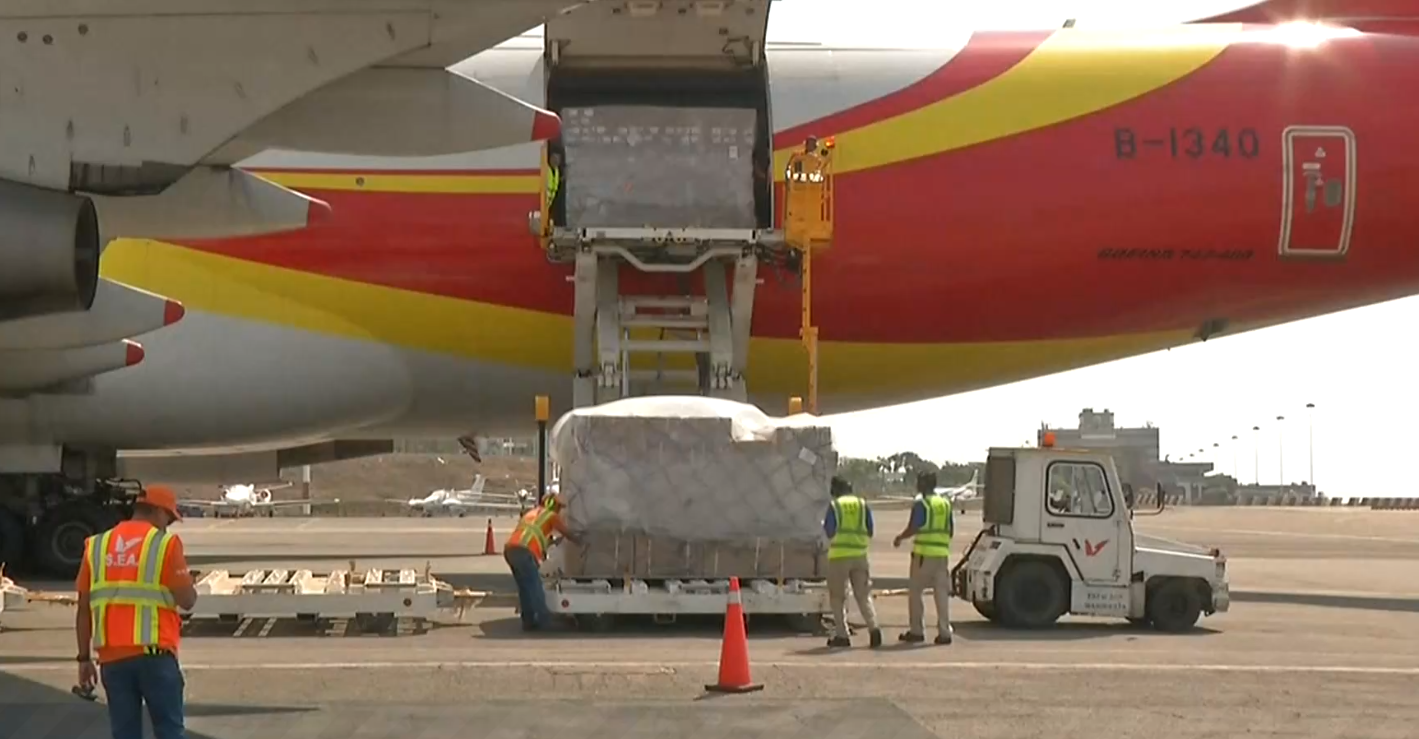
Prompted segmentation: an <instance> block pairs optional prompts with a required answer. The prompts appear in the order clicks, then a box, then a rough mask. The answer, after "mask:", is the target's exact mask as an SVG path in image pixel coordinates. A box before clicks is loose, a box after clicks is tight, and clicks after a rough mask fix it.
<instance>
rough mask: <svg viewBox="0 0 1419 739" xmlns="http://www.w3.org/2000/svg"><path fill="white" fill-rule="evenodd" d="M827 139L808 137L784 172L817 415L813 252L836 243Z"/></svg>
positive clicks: (788, 231)
mask: <svg viewBox="0 0 1419 739" xmlns="http://www.w3.org/2000/svg"><path fill="white" fill-rule="evenodd" d="M835 148H836V143H835V142H834V141H833V139H831V138H828V139H824V140H821V141H820V140H819V139H818V138H817V137H809V138H808V140H807V142H805V143H804V145H803V149H802V150H800V151H797V152H794V154H793V156H791V157H789V160H788V166H787V168H786V170H785V172H784V188H783V189H784V205H783V230H784V240H785V241H786V242H787V244H788V246H789V248H791V249H796V250H797V251H798V252H799V254H800V255H801V262H802V265H803V298H802V318H803V323H802V328H801V329H800V332H799V336H800V338H802V340H803V348H804V349H805V350H807V352H808V407H807V409H806V410H807V411H808V412H809V413H812V414H815V415H816V414H817V413H818V328H817V327H816V326H814V325H813V252H814V251H818V250H822V249H826V248H828V247H830V246H832V244H833V166H832V165H833V150H834V149H835Z"/></svg>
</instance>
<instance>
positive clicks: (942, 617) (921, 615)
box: [907, 554, 951, 636]
mask: <svg viewBox="0 0 1419 739" xmlns="http://www.w3.org/2000/svg"><path fill="white" fill-rule="evenodd" d="M950 562H951V558H950V557H923V556H921V555H918V554H913V555H912V563H911V573H910V579H909V580H908V584H907V618H908V620H909V622H910V624H911V625H910V627H909V628H908V629H907V630H908V631H910V632H911V633H913V634H920V635H922V636H925V635H926V630H925V624H924V623H923V622H924V621H925V620H926V604H925V603H924V602H923V601H924V600H925V599H924V598H923V597H922V596H923V595H924V594H925V592H926V589H927V588H931V589H932V590H933V593H932V595H934V596H935V600H936V632H937V634H938V635H941V636H944V635H947V634H950V633H951V564H950Z"/></svg>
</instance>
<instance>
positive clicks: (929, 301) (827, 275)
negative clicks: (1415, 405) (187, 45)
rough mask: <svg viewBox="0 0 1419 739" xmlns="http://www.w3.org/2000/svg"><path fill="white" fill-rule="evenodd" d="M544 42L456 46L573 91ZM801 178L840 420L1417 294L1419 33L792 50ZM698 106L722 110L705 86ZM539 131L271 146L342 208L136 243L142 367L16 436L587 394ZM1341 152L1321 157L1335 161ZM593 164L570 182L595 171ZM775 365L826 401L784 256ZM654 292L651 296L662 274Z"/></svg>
mask: <svg viewBox="0 0 1419 739" xmlns="http://www.w3.org/2000/svg"><path fill="white" fill-rule="evenodd" d="M541 65H542V53H541V46H540V43H529V42H526V41H524V42H521V43H512V44H508V45H505V46H504V47H501V48H498V49H494V50H490V51H488V52H485V53H483V54H480V55H478V56H477V57H475V58H473V59H471V60H468V61H467V62H464V63H463V64H461V65H459V66H458V69H459V70H461V71H466V72H469V73H471V74H473V75H474V76H476V78H477V79H479V80H480V81H483V82H485V83H487V84H490V85H492V86H494V87H497V88H499V89H501V90H503V91H505V92H507V93H509V94H512V95H514V96H517V97H520V98H522V99H524V100H526V101H528V102H530V103H533V104H536V105H544V104H545V103H547V100H546V96H545V92H544V85H543V77H544V75H543V73H542V66H541ZM767 68H768V85H767V96H768V99H767V109H768V113H769V115H770V116H771V130H772V132H773V135H772V147H773V150H774V152H775V162H776V165H775V166H774V167H773V168H772V171H774V172H775V173H777V174H776V175H775V178H776V180H778V183H777V185H776V188H777V191H778V192H779V193H780V195H781V189H782V174H781V169H782V167H781V166H780V165H781V164H782V162H783V160H784V157H785V156H786V155H787V153H788V152H789V151H790V150H792V149H795V148H797V147H799V146H801V145H802V142H803V140H804V139H805V138H806V137H807V136H809V135H816V136H835V137H836V143H837V150H836V154H835V157H836V165H835V166H836V172H837V174H836V184H835V187H836V235H835V241H834V243H833V246H832V248H831V249H830V250H829V251H827V252H825V253H823V254H822V255H821V256H818V257H816V258H815V260H814V278H813V279H814V294H815V296H816V297H815V304H814V315H815V320H816V323H817V325H818V326H819V331H820V336H821V340H822V342H823V343H822V346H821V350H820V351H821V370H820V393H821V400H820V407H821V410H822V412H824V413H836V412H844V411H852V410H859V409H865V408H871V407H877V406H882V405H888V404H893V403H900V402H907V401H913V400H921V399H926V398H932V397H937V396H942V395H949V394H952V393H959V392H964V391H968V390H972V389H977V388H982V387H987V386H990V385H996V384H1002V383H1006V382H1011V381H1016V380H1021V379H1025V378H1030V377H1037V376H1041V375H1045V374H1050V373H1054V372H1059V371H1063V370H1067V369H1071V368H1076V367H1082V366H1086V365H1091V364H1095V363H1100V362H1105V361H1110V360H1114V359H1119V358H1123V357H1127V356H1131V355H1136V354H1141V353H1145V352H1150V351H1154V350H1159V349H1164V348H1168V347H1174V346H1179V345H1183V344H1186V343H1189V342H1192V341H1195V340H1198V339H1199V338H1202V339H1205V338H1210V337H1213V336H1218V335H1230V334H1235V333H1237V332H1240V331H1245V330H1251V329H1255V328H1258V327H1263V326H1269V325H1275V324H1279V323H1283V322H1287V321H1294V320H1298V319H1302V318H1306V317H1310V316H1315V315H1319V314H1323V313H1328V312H1333V311H1337V310H1341V309H1345V308H1349V307H1355V306H1361V305H1366V304H1371V303H1376V302H1380V301H1383V300H1388V299H1392V298H1398V297H1402V296H1407V295H1412V294H1415V293H1416V292H1419V258H1416V256H1415V254H1414V253H1413V249H1414V244H1415V243H1416V240H1419V220H1416V219H1415V218H1414V216H1413V214H1414V212H1415V207H1416V205H1419V194H1415V191H1413V190H1412V189H1410V188H1407V187H1406V184H1407V183H1408V181H1409V180H1411V179H1413V177H1414V176H1415V175H1416V174H1419V147H1415V146H1414V145H1413V140H1412V133H1411V132H1412V130H1413V127H1414V125H1415V123H1416V122H1419V99H1416V98H1415V97H1414V96H1411V95H1405V94H1402V93H1401V92H1398V91H1403V90H1409V89H1413V88H1414V83H1415V81H1416V79H1419V38H1411V37H1401V36H1366V35H1358V34H1357V35H1336V36H1331V37H1327V38H1324V39H1321V40H1317V39H1315V38H1313V37H1306V36H1304V35H1303V34H1302V35H1298V33H1297V32H1296V31H1294V30H1290V29H1286V30H1283V29H1278V28H1276V27H1259V26H1245V27H1244V26H1241V25H1208V26H1185V27H1175V28H1166V29H1150V30H1130V31H1116V32H1108V31H1089V30H1083V29H1071V30H1060V31H1054V32H1043V33H1009V34H1005V33H977V34H974V35H969V36H967V35H964V34H963V35H962V37H961V39H960V42H959V43H945V44H943V45H942V47H941V48H934V49H881V48H871V49H848V48H828V47H790V46H781V47H771V48H770V50H769V51H768V61H767ZM686 104H691V105H692V104H694V100H693V98H691V99H687V100H686ZM540 161H541V148H540V146H537V145H526V146H519V147H512V148H506V149H499V150H494V151H487V152H480V153H477V154H470V155H466V156H458V157H443V158H438V159H433V160H430V159H423V160H410V159H387V158H353V157H335V156H315V155H302V154H299V153H292V152H270V153H267V154H264V155H262V156H260V157H258V158H257V159H255V160H252V161H250V162H248V164H247V165H246V166H247V167H248V168H249V169H251V170H252V171H255V172H257V173H259V174H261V175H262V176H265V177H267V178H269V179H271V180H274V181H276V182H278V183H281V184H284V185H287V186H289V187H293V188H295V189H297V190H300V191H301V192H304V193H306V194H308V195H310V196H312V197H315V198H318V199H320V200H323V201H325V202H327V203H329V204H330V205H331V207H332V208H333V220H332V221H331V222H330V223H327V224H324V225H321V226H319V227H316V228H313V229H310V230H307V231H303V232H296V233H291V234H284V235H276V236H267V237H255V238H247V239H234V240H219V241H208V242H192V243H185V244H172V243H161V242H156V241H132V240H127V241H117V242H114V243H112V244H110V245H109V247H108V249H107V252H106V253H105V255H104V257H103V260H104V261H103V274H104V276H106V277H108V278H110V279H114V280H117V281H120V282H124V283H127V284H130V285H134V286H137V287H140V288H144V289H147V290H151V291H154V292H157V293H160V294H163V295H167V296H170V297H172V298H175V299H178V300H181V301H182V302H183V304H184V305H185V307H186V309H187V314H186V317H185V319H184V320H182V321H181V322H179V323H177V324H175V325H172V326H169V327H166V328H164V329H161V330H159V331H156V332H154V333H152V334H150V335H147V336H145V337H143V338H142V341H143V344H144V347H145V349H146V350H147V359H146V360H145V361H144V363H143V364H141V365H139V366H137V367H133V368H129V369H126V370H120V371H117V372H113V373H110V374H107V375H103V376H101V377H99V378H97V380H96V382H95V391H94V393H92V394H90V395H82V396H52V397H44V398H37V399H34V400H32V401H29V402H28V403H26V404H25V405H24V407H23V408H21V409H20V410H21V411H22V412H21V413H17V414H8V415H5V414H0V415H4V420H3V421H0V435H3V434H15V433H20V432H21V431H22V430H32V429H35V428H39V429H43V430H44V431H45V432H46V433H48V434H50V435H51V436H52V438H54V439H56V440H59V441H67V442H84V443H90V444H99V445H107V446H112V447H117V448H124V449H158V448H185V449H197V448H230V447H237V446H243V445H245V446H249V447H261V446H266V447H274V446H280V445H284V444H292V443H297V442H307V441H311V440H319V439H331V438H389V437H395V436H446V435H459V434H465V433H468V432H470V431H474V432H479V433H487V434H496V433H503V432H509V431H514V430H518V429H523V428H525V427H526V426H527V424H528V423H529V422H530V421H531V420H532V419H531V411H532V397H533V396H534V395H538V394H547V395H550V396H551V397H552V399H553V404H554V408H556V409H559V410H564V409H567V408H568V407H569V406H570V387H571V378H572V363H571V360H572V320H571V313H572V287H571V285H570V284H569V283H568V276H569V275H570V268H568V267H564V266H557V265H552V264H549V263H548V261H547V259H546V257H545V256H544V254H543V253H542V252H541V251H540V249H539V245H538V242H537V240H536V239H535V238H534V237H533V236H532V235H531V234H530V232H529V230H528V227H527V214H528V212H529V211H533V210H536V209H537V208H538V203H539V188H540V186H541V179H540V176H539V166H540ZM1313 165H1314V166H1313ZM575 176H576V172H575V170H574V168H568V170H567V172H566V177H567V178H569V179H570V178H574V177H575ZM761 276H762V278H763V281H762V284H761V285H760V286H759V289H758V295H757V297H756V303H755V307H754V320H753V337H754V338H753V342H752V349H751V352H750V364H749V371H748V382H749V387H750V393H751V397H752V399H753V400H755V401H756V402H759V403H761V404H763V405H764V406H765V407H767V408H770V409H776V408H782V407H784V404H785V399H786V398H787V397H788V396H790V395H796V394H802V392H803V389H804V384H805V360H804V358H803V351H802V349H801V347H800V345H799V342H798V320H799V313H798V300H799V289H798V285H797V282H796V278H795V277H793V276H792V275H787V274H785V275H776V274H774V273H767V274H762V275H761ZM632 284H633V285H635V284H639V285H640V287H641V288H643V289H646V290H649V289H651V288H652V287H654V286H653V285H650V284H648V283H644V282H642V283H632Z"/></svg>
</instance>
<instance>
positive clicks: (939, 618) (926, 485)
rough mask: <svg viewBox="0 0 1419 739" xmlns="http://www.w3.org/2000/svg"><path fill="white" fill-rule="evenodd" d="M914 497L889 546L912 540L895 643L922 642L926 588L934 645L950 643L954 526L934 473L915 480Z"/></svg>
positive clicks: (947, 503) (949, 501)
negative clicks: (903, 616)
mask: <svg viewBox="0 0 1419 739" xmlns="http://www.w3.org/2000/svg"><path fill="white" fill-rule="evenodd" d="M916 491H917V496H916V500H915V502H913V503H912V514H911V518H910V519H908V521H907V527H906V528H905V529H903V530H902V533H900V534H898V535H897V538H896V539H893V540H892V546H894V547H900V546H901V545H902V542H903V541H905V540H907V539H912V540H913V543H912V561H911V572H910V579H909V580H908V584H907V618H908V621H909V624H910V625H909V626H908V627H907V631H906V632H905V633H903V634H902V635H901V636H899V637H897V638H898V640H899V641H904V642H911V643H919V642H924V641H926V628H925V624H924V621H925V618H926V605H925V603H924V602H923V601H924V598H923V595H924V594H925V592H926V589H927V588H928V587H930V588H931V590H932V595H933V596H934V599H935V601H936V643H937V644H950V643H951V567H950V561H951V559H950V558H951V534H953V533H955V531H956V524H955V522H954V521H953V520H952V516H951V499H950V498H947V497H946V496H944V495H940V494H938V493H937V492H936V473H934V472H923V473H921V474H919V475H917V478H916Z"/></svg>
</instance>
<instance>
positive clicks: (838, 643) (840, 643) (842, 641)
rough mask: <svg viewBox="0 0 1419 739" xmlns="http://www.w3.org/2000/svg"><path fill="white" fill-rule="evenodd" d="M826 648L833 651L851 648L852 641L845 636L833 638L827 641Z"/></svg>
mask: <svg viewBox="0 0 1419 739" xmlns="http://www.w3.org/2000/svg"><path fill="white" fill-rule="evenodd" d="M828 646H829V647H831V648H833V649H839V648H843V647H850V646H852V640H851V639H849V638H847V637H845V636H835V637H833V638H831V639H829V640H828Z"/></svg>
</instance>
